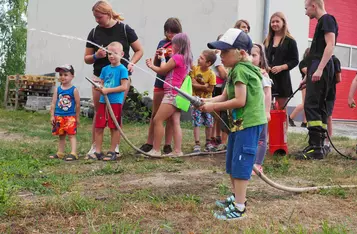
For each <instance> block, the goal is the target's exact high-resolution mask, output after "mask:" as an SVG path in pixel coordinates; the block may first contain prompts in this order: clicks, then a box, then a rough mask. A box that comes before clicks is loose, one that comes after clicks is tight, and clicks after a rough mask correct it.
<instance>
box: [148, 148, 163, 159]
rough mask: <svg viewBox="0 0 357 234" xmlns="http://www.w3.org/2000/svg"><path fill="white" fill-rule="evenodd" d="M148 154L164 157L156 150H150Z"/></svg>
mask: <svg viewBox="0 0 357 234" xmlns="http://www.w3.org/2000/svg"><path fill="white" fill-rule="evenodd" d="M147 153H148V154H150V155H151V156H153V157H162V155H161V152H160V151H156V150H154V149H152V150H150V151H149V152H147Z"/></svg>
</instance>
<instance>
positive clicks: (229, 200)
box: [216, 195, 234, 208]
mask: <svg viewBox="0 0 357 234" xmlns="http://www.w3.org/2000/svg"><path fill="white" fill-rule="evenodd" d="M233 202H234V196H233V195H231V196H229V197H227V198H226V200H217V201H216V206H217V207H219V208H225V207H227V206H229V205H231V204H232V203H233Z"/></svg>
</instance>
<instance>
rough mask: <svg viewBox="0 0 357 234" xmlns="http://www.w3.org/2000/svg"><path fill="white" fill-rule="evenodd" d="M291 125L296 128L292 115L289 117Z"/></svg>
mask: <svg viewBox="0 0 357 234" xmlns="http://www.w3.org/2000/svg"><path fill="white" fill-rule="evenodd" d="M289 125H290V126H291V127H296V125H295V122H294V120H293V119H292V118H290V115H289Z"/></svg>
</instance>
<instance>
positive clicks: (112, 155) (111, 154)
mask: <svg viewBox="0 0 357 234" xmlns="http://www.w3.org/2000/svg"><path fill="white" fill-rule="evenodd" d="M102 160H103V161H116V160H117V154H116V153H115V152H111V151H109V152H108V153H107V155H106V156H104V157H103V159H102Z"/></svg>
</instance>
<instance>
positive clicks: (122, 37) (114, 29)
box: [84, 1, 143, 154]
mask: <svg viewBox="0 0 357 234" xmlns="http://www.w3.org/2000/svg"><path fill="white" fill-rule="evenodd" d="M92 12H93V15H94V18H95V20H96V22H97V23H98V25H97V26H96V27H95V28H93V29H92V30H91V31H90V33H89V35H88V41H92V42H94V43H96V44H98V45H101V46H103V47H106V46H108V45H109V44H110V43H111V42H114V41H117V42H120V43H121V44H122V45H123V51H124V58H125V59H126V60H129V59H130V56H129V50H130V48H132V49H133V51H134V55H133V57H132V58H131V60H130V63H128V62H127V61H125V60H124V59H122V61H121V62H122V64H123V65H124V66H126V67H127V68H128V71H129V76H130V75H131V73H132V72H133V64H136V63H137V62H138V61H139V60H140V58H141V57H142V56H143V47H142V45H141V43H140V41H139V40H138V36H137V35H136V33H135V31H134V30H133V29H132V28H131V27H130V26H129V25H126V24H124V23H122V22H121V21H123V20H124V18H123V17H122V16H120V15H119V14H117V13H115V12H114V11H113V8H112V6H111V5H110V4H109V3H108V2H106V1H98V2H97V3H96V4H95V5H94V6H93V8H92ZM84 61H85V63H87V64H93V80H95V81H100V79H99V78H98V77H99V75H100V73H101V71H102V68H103V67H105V66H107V65H109V64H110V62H109V60H108V57H107V53H106V52H105V51H104V50H102V49H99V48H98V47H96V46H94V45H92V44H90V43H87V44H86V50H85V55H84ZM129 80H130V79H129ZM129 87H130V82H129ZM129 87H128V90H129ZM92 94H93V104H94V110H95V112H96V111H97V108H98V106H99V98H100V92H99V91H97V90H95V89H92ZM126 94H127V91H126V93H125V96H126ZM94 120H95V116H94V118H93V127H92V142H93V145H92V147H91V150H90V151H89V152H88V154H93V153H94V152H95V145H94V142H95V134H94V131H95V122H94ZM117 153H118V152H117Z"/></svg>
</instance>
